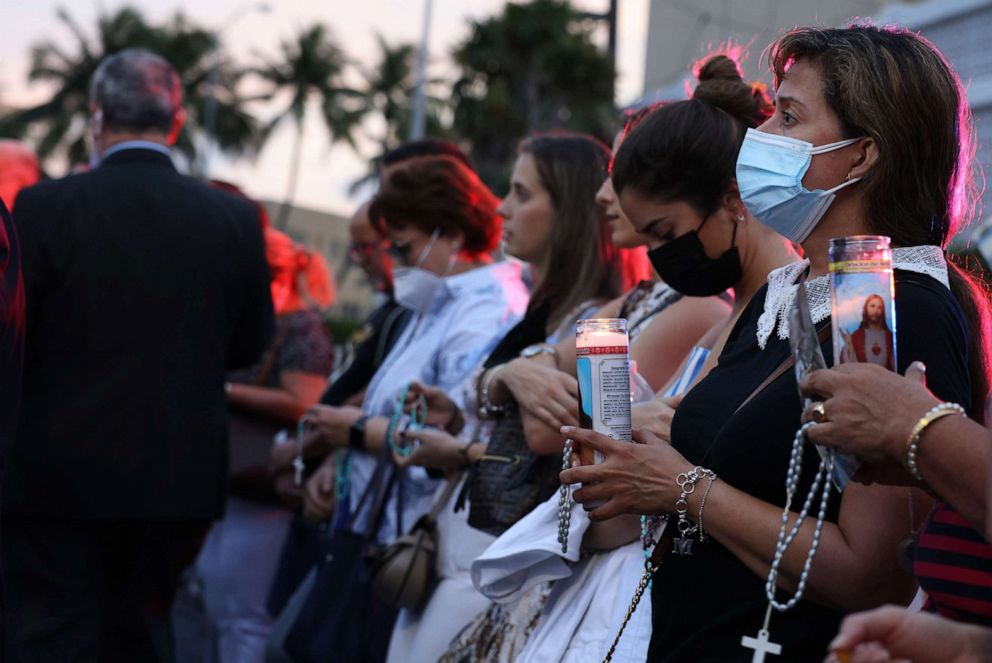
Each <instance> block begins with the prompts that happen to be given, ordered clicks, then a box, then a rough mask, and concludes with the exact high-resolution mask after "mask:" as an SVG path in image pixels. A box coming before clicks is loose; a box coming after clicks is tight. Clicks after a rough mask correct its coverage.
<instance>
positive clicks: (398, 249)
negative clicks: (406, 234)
mask: <svg viewBox="0 0 992 663" xmlns="http://www.w3.org/2000/svg"><path fill="white" fill-rule="evenodd" d="M411 243H412V241H409V242H406V243H404V244H397V243H396V242H393V241H390V242H389V247H388V248H387V249H386V255H388V256H389V257H390V258H392V259H393V260H395V261H398V262H401V263H403V264H409V262H410V258H409V256H408V254H409V252H410V244H411Z"/></svg>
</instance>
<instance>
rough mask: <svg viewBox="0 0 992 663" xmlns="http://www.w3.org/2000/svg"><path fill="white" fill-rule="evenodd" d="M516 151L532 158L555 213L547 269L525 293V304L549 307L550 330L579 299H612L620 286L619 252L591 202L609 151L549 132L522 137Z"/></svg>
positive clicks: (580, 137) (578, 138) (586, 139)
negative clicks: (528, 300)
mask: <svg viewBox="0 0 992 663" xmlns="http://www.w3.org/2000/svg"><path fill="white" fill-rule="evenodd" d="M519 152H520V154H528V155H530V156H531V157H532V158H533V159H534V164H535V165H536V166H537V172H538V176H539V177H540V179H541V186H543V187H544V189H545V190H546V191H547V192H548V195H549V196H550V198H551V205H552V207H553V209H554V212H555V219H554V223H553V224H552V226H551V237H550V240H549V241H548V248H547V251H548V260H547V261H546V263H545V264H547V266H548V267H547V273H546V274H545V275H544V277H543V279H542V280H541V282H540V283H539V284H538V286H537V288H536V289H535V290H534V293H533V295H532V296H531V307H535V306H538V305H541V304H545V303H546V304H547V305H548V306H549V307H550V311H551V312H550V315H549V318H548V329H549V331H550V330H553V329H554V328H555V327H557V326H558V325H559V324H560V323H561V321H562V320H563V319H564V318H565V316H566V315H568V313H569V312H570V311H572V310H573V309H574V308H575V307H577V306H578V305H579V304H581V303H582V302H584V301H587V300H590V299H598V300H608V299H613V298H614V297H617V296H618V295H619V294H620V293H621V292H622V291H623V290H624V286H625V285H626V284H625V283H624V282H623V278H622V267H623V265H622V262H623V261H622V258H621V254H620V250H619V249H617V248H616V247H615V246H613V243H612V242H611V241H610V233H609V228H608V227H607V225H606V219H605V217H604V215H603V210H602V209H601V208H600V207H599V205H598V204H597V203H596V200H595V194H596V190H597V189H599V186H600V184H602V183H603V179H604V178H605V177H606V170H607V165H608V164H609V162H610V151H609V149H607V147H606V146H605V145H603V144H602V143H601V142H599V141H598V140H596V139H595V138H592V137H591V136H586V135H584V134H577V133H570V132H553V133H548V134H542V135H538V136H534V137H532V138H528V139H526V140H524V141H523V142H522V143H521V144H520V149H519Z"/></svg>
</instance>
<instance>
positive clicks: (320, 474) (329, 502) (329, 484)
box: [303, 456, 337, 521]
mask: <svg viewBox="0 0 992 663" xmlns="http://www.w3.org/2000/svg"><path fill="white" fill-rule="evenodd" d="M336 472H337V466H336V463H335V462H334V457H333V456H328V457H327V460H325V461H324V462H323V463H322V464H321V466H320V467H318V468H317V470H316V471H315V472H314V473H313V474H311V475H310V478H309V479H307V482H306V484H304V486H303V517H304V518H307V519H308V520H313V521H322V520H327V519H328V518H330V517H331V513H332V512H333V511H334V503H335V493H334V482H335V479H336V478H337V477H336Z"/></svg>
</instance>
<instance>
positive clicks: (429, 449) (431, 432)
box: [393, 428, 468, 467]
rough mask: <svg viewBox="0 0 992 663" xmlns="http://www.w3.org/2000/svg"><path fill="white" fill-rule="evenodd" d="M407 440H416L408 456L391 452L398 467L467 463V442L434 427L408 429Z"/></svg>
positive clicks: (447, 465) (462, 464) (452, 465)
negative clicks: (415, 444)
mask: <svg viewBox="0 0 992 663" xmlns="http://www.w3.org/2000/svg"><path fill="white" fill-rule="evenodd" d="M405 436H406V438H407V441H408V442H409V441H410V440H418V441H419V442H420V444H418V445H417V446H415V447H414V449H413V451H412V452H410V455H409V456H406V457H403V456H400V455H399V454H397V453H395V452H394V453H393V459H394V460H395V461H396V464H397V465H399V466H400V467H407V466H409V465H419V466H421V467H464V466H465V465H467V464H468V458H467V457H466V455H465V452H464V450H465V448H466V446H467V443H465V442H462V441H461V440H459V439H458V438H456V437H454V436H452V435H450V434H448V433H446V432H444V431H441V430H437V429H435V428H423V429H421V430H408V431H407V432H406V433H405Z"/></svg>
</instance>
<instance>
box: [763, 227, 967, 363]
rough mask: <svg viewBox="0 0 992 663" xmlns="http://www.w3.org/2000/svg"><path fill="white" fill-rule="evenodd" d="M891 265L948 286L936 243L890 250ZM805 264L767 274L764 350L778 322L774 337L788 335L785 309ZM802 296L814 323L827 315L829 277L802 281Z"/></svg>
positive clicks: (787, 320)
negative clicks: (803, 292) (806, 302)
mask: <svg viewBox="0 0 992 663" xmlns="http://www.w3.org/2000/svg"><path fill="white" fill-rule="evenodd" d="M892 265H893V267H895V269H900V270H902V271H905V272H916V273H917V274H926V275H927V276H930V277H932V278H934V279H936V280H937V281H939V282H940V283H942V284H944V287H945V288H948V289H950V283H949V282H948V280H947V262H946V261H945V260H944V251H943V250H942V249H941V248H940V247H939V246H910V247H906V248H900V249H893V250H892ZM808 267H809V260H800V261H799V262H794V263H792V264H790V265H786V266H785V267H779V268H778V269H776V270H773V271H772V272H771V273H770V274H769V275H768V294H767V295H765V310H764V312H763V313H762V314H761V317H760V318H758V346H759V347H760V348H761V349H762V350H764V349H765V346H766V345H767V344H768V338H769V337H770V336H771V335H772V331H774V330H775V328H776V322H777V323H778V325H777V326H778V337H779V338H780V339H782V340H783V341H784V340H786V339H788V338H789V316H788V309H789V306H791V305H792V302H793V300H794V299H795V298H796V290H798V289H799V277H800V276H802V274H803V272H805V271H806V269H807V268H808ZM806 299H807V301H808V302H809V312H810V314H811V315H812V316H813V322H814V323H820V322H822V321H824V320H826V319H827V318H829V317H830V278H829V277H828V276H819V277H817V278H815V279H810V280H808V281H806Z"/></svg>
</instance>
